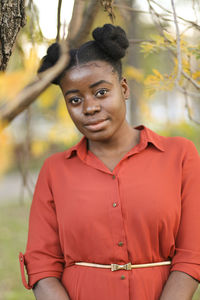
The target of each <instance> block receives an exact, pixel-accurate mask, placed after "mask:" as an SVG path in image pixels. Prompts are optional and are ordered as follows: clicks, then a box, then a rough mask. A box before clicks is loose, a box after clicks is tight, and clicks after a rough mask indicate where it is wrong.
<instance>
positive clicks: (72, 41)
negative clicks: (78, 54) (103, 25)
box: [67, 0, 100, 48]
mask: <svg viewBox="0 0 200 300" xmlns="http://www.w3.org/2000/svg"><path fill="white" fill-rule="evenodd" d="M75 5H77V7H74V9H75V10H76V11H77V13H79V14H78V15H76V16H75V15H74V14H73V16H72V21H71V23H70V27H69V36H68V37H67V40H68V41H69V46H70V48H71V47H72V48H76V47H78V46H79V45H81V44H82V43H83V42H84V40H85V38H86V37H87V36H88V35H89V33H90V28H91V26H92V24H93V21H94V19H95V17H96V15H97V12H98V10H99V8H100V5H99V2H98V1H96V0H91V1H90V4H89V5H88V7H87V10H86V12H85V10H83V7H82V5H83V0H76V2H75ZM74 12H75V11H74ZM83 13H84V18H83ZM79 17H80V18H83V20H82V24H81V25H78V24H79V23H80V22H79V20H78V18H79ZM73 26H75V27H76V28H78V30H76V32H75V34H72V33H71V32H70V31H71V30H73Z"/></svg>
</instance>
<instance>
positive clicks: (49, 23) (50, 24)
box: [34, 0, 200, 39]
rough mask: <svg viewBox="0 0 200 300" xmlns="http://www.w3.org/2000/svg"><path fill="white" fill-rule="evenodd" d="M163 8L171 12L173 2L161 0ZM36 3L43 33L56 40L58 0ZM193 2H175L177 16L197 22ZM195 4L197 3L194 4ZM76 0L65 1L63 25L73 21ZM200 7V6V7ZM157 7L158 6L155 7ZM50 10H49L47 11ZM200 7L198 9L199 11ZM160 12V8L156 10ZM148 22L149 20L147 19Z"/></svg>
mask: <svg viewBox="0 0 200 300" xmlns="http://www.w3.org/2000/svg"><path fill="white" fill-rule="evenodd" d="M157 2H159V3H160V4H161V5H162V6H164V7H165V8H166V9H169V10H171V1H170V0H159V1H157ZM34 3H35V4H36V5H37V7H38V9H39V17H40V26H41V29H42V32H43V34H44V36H45V37H46V38H50V39H54V38H55V37H56V30H57V27H56V26H57V5H58V0H51V1H49V0H42V1H41V0H34ZM192 3H193V1H191V0H190V1H186V0H175V4H176V9H177V14H178V15H180V16H182V17H184V18H186V19H190V20H194V21H195V15H194V12H193V4H192ZM194 3H195V2H194ZM197 3H198V1H197ZM73 4H74V0H63V1H62V10H61V23H62V24H63V23H66V24H67V25H68V24H69V22H70V19H71V13H72V10H73ZM136 6H137V7H138V8H139V9H142V10H146V11H148V4H147V1H146V0H140V1H139V0H137V1H136ZM199 6H200V5H199ZM155 7H156V6H155ZM47 8H48V9H47ZM199 9H200V7H198V11H199ZM156 10H157V11H158V12H160V11H161V10H159V8H156ZM147 20H148V19H147Z"/></svg>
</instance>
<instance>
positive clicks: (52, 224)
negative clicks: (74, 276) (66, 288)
mask: <svg viewBox="0 0 200 300" xmlns="http://www.w3.org/2000/svg"><path fill="white" fill-rule="evenodd" d="M20 261H21V264H22V266H21V269H22V275H23V269H24V268H23V262H24V263H25V265H26V269H27V273H28V279H29V280H28V281H29V282H28V285H27V284H26V282H25V276H22V279H23V283H24V284H25V287H26V288H29V289H30V288H33V287H34V286H35V283H36V282H38V283H39V282H40V280H41V282H40V284H38V288H36V287H37V285H36V286H35V291H36V292H37V295H39V297H40V298H38V299H41V297H42V298H43V296H40V295H43V294H41V293H45V286H47V285H45V286H44V285H43V284H42V282H44V283H45V282H48V281H49V280H51V281H52V278H55V279H54V282H56V285H55V284H53V285H52V286H53V287H55V286H60V290H63V288H62V285H61V284H60V282H59V280H61V278H62V274H63V270H64V265H65V260H64V254H63V252H62V249H61V244H60V237H59V228H58V220H57V214H56V206H55V203H54V197H53V193H52V182H51V176H50V170H49V165H48V161H47V162H45V163H44V165H43V167H42V169H41V171H40V174H39V177H38V181H37V184H36V188H35V192H34V197H33V201H32V205H31V212H30V218H29V234H28V243H27V248H26V253H25V255H22V254H21V256H20ZM47 278H48V280H43V279H47ZM56 278H57V281H56ZM52 286H51V285H48V290H49V289H50V290H51V292H52ZM55 291H56V293H57V289H55ZM52 293H53V292H52ZM60 293H61V292H60ZM62 293H63V292H62ZM65 293H66V292H65ZM53 296H54V295H52V296H51V297H53ZM66 297H67V294H66V295H65V298H61V300H62V299H63V300H64V299H68V298H66ZM43 299H50V298H48V297H44V298H43ZM52 299H53V298H52ZM54 299H56V297H54Z"/></svg>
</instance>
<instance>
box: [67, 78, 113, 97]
mask: <svg viewBox="0 0 200 300" xmlns="http://www.w3.org/2000/svg"><path fill="white" fill-rule="evenodd" d="M102 83H107V84H109V85H112V83H111V82H109V81H106V80H99V81H97V82H95V83H92V84H91V85H90V86H89V88H90V89H92V88H93V87H96V86H98V85H100V84H102ZM78 92H80V91H79V90H68V91H67V92H66V93H65V96H67V95H68V94H74V93H78Z"/></svg>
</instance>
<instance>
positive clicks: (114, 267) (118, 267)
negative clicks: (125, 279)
mask: <svg viewBox="0 0 200 300" xmlns="http://www.w3.org/2000/svg"><path fill="white" fill-rule="evenodd" d="M75 265H77V266H85V267H93V268H103V269H111V271H117V270H132V269H138V268H149V267H157V266H167V265H171V261H161V262H155V263H148V264H137V265H132V264H131V263H130V262H129V263H127V264H125V265H118V264H111V265H101V264H93V263H87V262H75Z"/></svg>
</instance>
